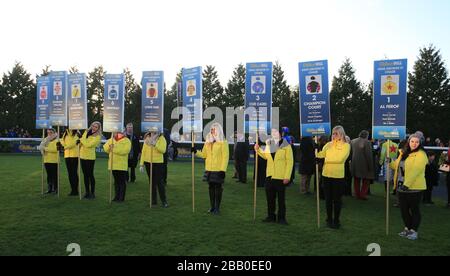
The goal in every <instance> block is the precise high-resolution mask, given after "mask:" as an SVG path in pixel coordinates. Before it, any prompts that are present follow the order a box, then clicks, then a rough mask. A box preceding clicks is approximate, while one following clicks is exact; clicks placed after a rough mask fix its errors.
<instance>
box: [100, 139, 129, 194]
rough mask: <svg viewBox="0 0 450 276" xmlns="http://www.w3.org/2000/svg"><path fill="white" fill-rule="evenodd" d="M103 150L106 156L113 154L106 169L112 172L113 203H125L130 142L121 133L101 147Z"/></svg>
mask: <svg viewBox="0 0 450 276" xmlns="http://www.w3.org/2000/svg"><path fill="white" fill-rule="evenodd" d="M103 150H104V151H105V152H106V153H107V154H109V153H110V152H111V151H112V152H113V154H112V160H111V155H110V157H109V160H108V169H109V170H112V173H113V176H114V187H115V192H116V194H115V197H114V199H113V201H114V202H123V201H125V193H126V182H127V171H128V154H129V153H130V150H131V141H130V140H129V139H128V138H127V137H126V136H125V135H124V134H123V133H116V134H115V135H114V137H111V138H110V139H109V140H108V141H107V142H106V144H104V145H103ZM111 161H112V162H113V163H112V164H111Z"/></svg>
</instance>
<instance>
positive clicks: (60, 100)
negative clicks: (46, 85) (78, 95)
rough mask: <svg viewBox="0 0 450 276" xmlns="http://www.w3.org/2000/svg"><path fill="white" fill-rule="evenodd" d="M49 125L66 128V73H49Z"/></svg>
mask: <svg viewBox="0 0 450 276" xmlns="http://www.w3.org/2000/svg"><path fill="white" fill-rule="evenodd" d="M49 76H50V89H49V91H50V93H49V95H50V99H49V102H50V125H52V126H67V72H66V71H58V72H51V73H50V75H49Z"/></svg>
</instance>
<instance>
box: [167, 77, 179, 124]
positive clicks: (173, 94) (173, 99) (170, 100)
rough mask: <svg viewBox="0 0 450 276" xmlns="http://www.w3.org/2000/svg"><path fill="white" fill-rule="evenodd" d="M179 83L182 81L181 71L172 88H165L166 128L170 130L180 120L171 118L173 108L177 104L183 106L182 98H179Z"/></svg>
mask: <svg viewBox="0 0 450 276" xmlns="http://www.w3.org/2000/svg"><path fill="white" fill-rule="evenodd" d="M178 83H181V71H180V72H178V73H177V76H176V78H175V83H174V84H173V85H172V86H171V88H170V90H166V89H165V98H164V128H167V129H168V130H171V129H172V127H173V125H174V124H175V123H176V122H177V121H178V120H172V119H171V115H172V110H173V109H174V108H176V107H177V106H182V104H181V99H178ZM164 87H165V86H164ZM178 101H179V102H178Z"/></svg>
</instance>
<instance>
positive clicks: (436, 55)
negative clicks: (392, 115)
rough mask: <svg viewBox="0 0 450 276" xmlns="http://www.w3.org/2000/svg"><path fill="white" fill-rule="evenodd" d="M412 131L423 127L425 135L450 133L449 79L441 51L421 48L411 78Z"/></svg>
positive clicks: (410, 113)
mask: <svg viewBox="0 0 450 276" xmlns="http://www.w3.org/2000/svg"><path fill="white" fill-rule="evenodd" d="M408 90H409V91H408V116H407V125H408V131H409V132H415V131H416V130H421V131H423V132H424V134H425V136H430V137H433V138H436V137H439V138H441V139H443V138H444V137H445V138H448V137H449V135H450V123H448V119H449V118H450V80H449V78H448V72H447V70H446V67H445V64H444V61H443V60H442V56H441V52H440V50H437V49H436V47H435V46H433V45H430V46H429V47H426V48H422V49H420V54H419V57H418V59H417V61H416V62H415V64H414V69H413V72H412V73H409V80H408Z"/></svg>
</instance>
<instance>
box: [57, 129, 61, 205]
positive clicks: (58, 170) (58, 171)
mask: <svg viewBox="0 0 450 276" xmlns="http://www.w3.org/2000/svg"><path fill="white" fill-rule="evenodd" d="M58 142H59V143H61V142H60V140H59V126H58ZM56 151H57V152H58V154H57V161H58V169H57V174H58V177H57V184H56V187H57V189H58V198H59V190H60V189H59V179H60V177H59V173H60V164H59V163H60V162H59V158H60V156H59V155H60V152H59V149H57V150H56Z"/></svg>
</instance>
